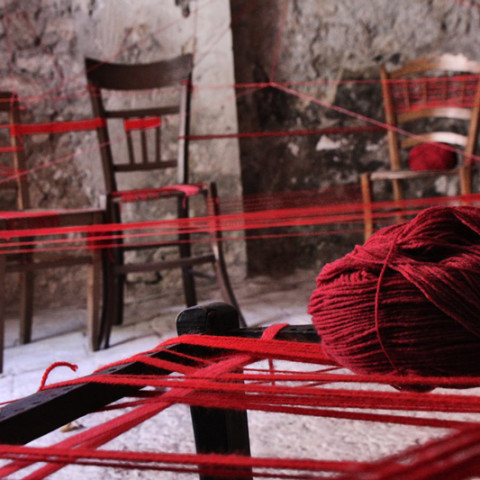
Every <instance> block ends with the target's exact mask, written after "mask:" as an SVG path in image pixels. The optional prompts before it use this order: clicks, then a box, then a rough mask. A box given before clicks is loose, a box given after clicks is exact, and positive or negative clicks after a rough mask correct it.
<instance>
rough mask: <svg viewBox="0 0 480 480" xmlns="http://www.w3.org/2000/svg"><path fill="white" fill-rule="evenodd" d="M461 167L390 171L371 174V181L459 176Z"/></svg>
mask: <svg viewBox="0 0 480 480" xmlns="http://www.w3.org/2000/svg"><path fill="white" fill-rule="evenodd" d="M459 171H460V167H457V168H452V169H450V170H423V171H413V170H389V171H384V172H372V173H370V178H371V180H413V179H415V178H434V177H438V176H440V175H458V173H459Z"/></svg>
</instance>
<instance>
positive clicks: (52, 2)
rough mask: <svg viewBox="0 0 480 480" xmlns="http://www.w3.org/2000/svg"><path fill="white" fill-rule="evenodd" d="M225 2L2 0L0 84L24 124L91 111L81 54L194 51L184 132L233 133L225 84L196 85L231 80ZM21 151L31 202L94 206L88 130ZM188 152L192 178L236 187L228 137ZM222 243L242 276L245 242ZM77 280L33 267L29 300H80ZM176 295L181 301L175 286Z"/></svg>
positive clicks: (37, 141) (140, 285)
mask: <svg viewBox="0 0 480 480" xmlns="http://www.w3.org/2000/svg"><path fill="white" fill-rule="evenodd" d="M177 3H181V4H182V5H187V4H188V2H184V1H183V2H177ZM229 7H230V6H229V3H228V1H227V0H215V1H213V2H212V1H200V2H194V4H193V5H192V4H191V5H190V15H189V16H188V17H185V16H183V15H182V10H181V6H180V5H179V6H177V5H176V2H175V0H139V1H135V2H131V1H128V0H42V1H40V2H31V1H29V0H7V1H6V2H5V8H2V9H0V59H1V62H0V89H2V90H12V89H13V90H16V91H17V92H18V94H19V96H20V98H21V102H22V106H23V107H24V111H23V112H22V116H23V119H24V120H25V121H27V122H50V121H68V120H78V119H83V118H91V117H92V111H91V106H90V100H89V98H88V94H87V91H86V89H85V73H84V66H83V61H84V57H85V56H90V57H94V58H98V59H111V60H113V61H117V62H125V63H133V62H149V61H154V60H160V59H165V58H171V57H174V56H177V55H179V54H181V53H182V52H192V53H193V54H194V58H195V68H194V78H193V82H194V84H195V85H196V86H197V87H198V88H196V89H195V91H194V92H193V98H192V109H193V111H194V112H195V113H194V114H193V115H192V121H191V127H192V131H191V133H192V134H200V133H201V134H204V133H207V134H208V133H219V132H223V133H229V132H235V131H236V130H237V123H236V122H237V118H236V105H235V101H234V97H233V92H232V91H231V90H229V89H228V88H223V89H222V90H221V92H220V93H219V92H218V91H216V90H212V89H210V88H202V87H203V86H206V87H208V86H209V85H212V84H215V85H218V84H221V85H232V84H233V81H234V77H233V60H232V51H231V48H232V47H231V35H230V30H229V23H230V8H229ZM26 152H27V155H28V168H29V169H32V171H31V173H30V175H29V181H30V186H31V196H32V204H33V205H34V206H38V207H41V208H75V207H83V206H95V205H98V199H99V195H101V194H102V193H103V192H104V186H103V176H102V173H101V165H100V157H99V154H98V143H97V138H96V134H95V132H73V133H66V134H62V135H35V136H31V137H29V138H28V139H27V144H26ZM190 152H191V177H192V178H191V180H192V181H193V182H196V181H202V180H206V179H211V180H215V181H216V182H217V185H218V189H219V193H220V195H221V196H232V195H233V196H240V195H241V186H240V169H239V162H238V143H237V141H236V140H215V141H203V142H192V143H191V149H190ZM0 161H1V160H0ZM52 162H54V164H52ZM42 166H45V168H42ZM153 183H154V182H153ZM125 186H126V187H129V186H130V188H132V187H133V186H134V185H133V184H132V185H129V183H128V182H127V184H126V185H125ZM150 186H154V185H150ZM0 201H1V203H2V205H1V208H2V209H11V208H13V203H12V199H11V198H6V197H2V198H1V199H0ZM126 210H127V215H128V208H127V209H126ZM149 213H150V215H153V217H154V218H156V216H157V214H158V213H159V212H157V211H156V210H155V209H153V210H152V209H151V208H150V209H149ZM225 246H226V250H227V261H228V264H229V265H232V266H235V267H236V273H237V274H239V275H243V271H244V265H245V249H244V245H243V244H242V243H241V242H228V243H226V244H225ZM84 281H85V270H84V269H81V268H80V269H78V270H74V269H70V268H69V269H60V270H57V272H56V273H52V272H48V273H45V274H44V273H41V274H39V275H37V282H36V286H37V298H36V300H37V304H38V305H41V304H50V305H52V304H53V305H56V304H66V303H73V304H75V303H83V302H84V300H85V295H84V293H83V292H84V291H85V289H84ZM178 282H179V276H177V275H173V276H172V275H170V274H168V273H167V274H165V275H162V276H155V275H138V276H136V277H132V279H131V283H130V284H129V290H128V292H129V294H128V295H129V297H135V296H136V295H137V294H138V290H141V291H142V293H147V295H148V294H151V295H158V294H160V295H161V294H162V292H163V291H165V290H166V291H170V290H171V287H172V285H175V284H177V283H178ZM17 289H18V282H17V281H16V277H15V275H11V276H9V288H8V292H7V298H8V300H9V301H10V303H11V305H12V306H16V303H17V295H18V292H17ZM80 292H81V293H80ZM179 295H180V300H179V302H180V303H181V291H180V290H179Z"/></svg>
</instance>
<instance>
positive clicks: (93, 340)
mask: <svg viewBox="0 0 480 480" xmlns="http://www.w3.org/2000/svg"><path fill="white" fill-rule="evenodd" d="M0 115H2V116H3V117H4V120H3V121H0V123H1V124H2V126H3V127H7V128H9V130H10V135H9V138H10V144H9V145H7V146H3V147H2V148H0V152H1V153H2V155H4V156H6V157H7V158H8V162H7V163H8V164H5V162H3V163H2V169H3V172H2V173H3V174H4V175H2V177H3V178H0V190H2V191H3V192H4V193H3V194H2V195H3V196H4V198H6V195H7V193H6V192H7V191H8V190H11V191H12V194H13V195H14V196H15V199H16V208H17V210H16V211H0V232H1V231H2V230H3V231H4V235H2V237H1V238H2V241H0V249H1V250H2V252H3V253H2V254H0V292H1V293H0V371H2V368H3V343H4V302H5V298H4V291H5V282H6V274H7V273H9V272H18V273H20V343H28V342H30V341H31V337H32V320H33V307H34V291H35V286H34V273H35V271H36V270H38V269H45V268H58V267H66V266H69V267H70V266H72V267H73V266H77V265H81V264H88V265H89V273H88V280H87V292H88V295H87V298H88V300H87V303H88V306H87V311H88V321H87V333H88V338H89V345H90V347H91V349H92V350H97V349H98V348H99V336H100V330H101V326H100V316H99V313H100V303H99V302H100V300H101V289H102V282H101V274H102V268H101V251H100V250H99V249H95V248H93V249H89V250H88V253H87V254H82V255H72V254H69V253H62V252H58V251H57V252H56V253H54V254H52V253H47V252H44V251H42V252H40V251H36V245H35V241H41V238H42V237H39V238H36V237H35V236H34V235H33V234H29V233H28V232H27V235H28V236H24V235H22V234H21V230H32V229H41V228H62V227H65V228H66V229H68V228H69V227H82V226H88V225H93V224H102V223H103V222H104V215H103V211H102V210H100V209H95V208H86V209H79V210H61V211H53V210H52V211H47V210H38V209H32V208H31V205H30V196H29V190H28V183H29V182H28V174H27V167H26V161H25V152H24V148H23V145H24V142H23V137H22V133H21V129H19V128H18V127H19V126H20V125H21V124H20V113H19V103H18V98H17V95H16V94H15V93H12V92H0ZM5 231H8V232H5ZM14 231H16V234H17V236H18V242H19V245H20V247H19V248H18V247H17V248H16V247H14V248H13V252H12V253H11V254H9V250H10V251H12V249H11V248H10V249H9V247H8V246H7V245H6V243H5V241H6V240H7V239H8V240H7V243H8V242H12V240H13V241H14V240H15V239H14V238H12V237H15V233H14ZM10 232H12V233H10ZM5 233H6V234H5ZM86 241H87V242H94V237H93V236H90V237H89V238H87V239H86ZM2 244H3V245H2ZM90 244H91V243H90ZM15 250H17V252H14V251H15ZM18 250H22V251H21V252H18Z"/></svg>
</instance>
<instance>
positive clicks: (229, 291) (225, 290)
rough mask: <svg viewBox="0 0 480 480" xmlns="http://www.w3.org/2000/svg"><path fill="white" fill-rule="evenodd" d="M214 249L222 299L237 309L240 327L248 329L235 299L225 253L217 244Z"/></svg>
mask: <svg viewBox="0 0 480 480" xmlns="http://www.w3.org/2000/svg"><path fill="white" fill-rule="evenodd" d="M213 249H214V254H215V257H216V262H215V271H216V275H217V282H218V286H219V287H220V292H221V294H222V298H223V300H224V301H225V302H226V303H229V304H230V305H232V306H233V307H235V310H237V312H238V318H239V322H240V326H241V327H246V326H247V324H246V322H245V317H244V316H243V314H242V311H241V310H240V306H239V304H238V302H237V298H236V297H235V293H234V292H233V288H232V285H231V283H230V278H229V276H228V272H227V266H226V264H225V259H224V256H223V251H222V249H221V246H220V245H219V244H218V243H217V242H215V243H214V244H213Z"/></svg>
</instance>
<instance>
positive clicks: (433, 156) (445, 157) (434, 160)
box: [408, 143, 457, 171]
mask: <svg viewBox="0 0 480 480" xmlns="http://www.w3.org/2000/svg"><path fill="white" fill-rule="evenodd" d="M456 165H457V154H456V153H455V152H454V151H453V150H452V147H450V146H449V145H446V144H444V143H421V144H419V145H416V146H415V147H413V148H412V149H411V150H410V151H409V152H408V166H409V167H410V170H416V171H421V170H450V169H452V168H454V167H455V166H456Z"/></svg>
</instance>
